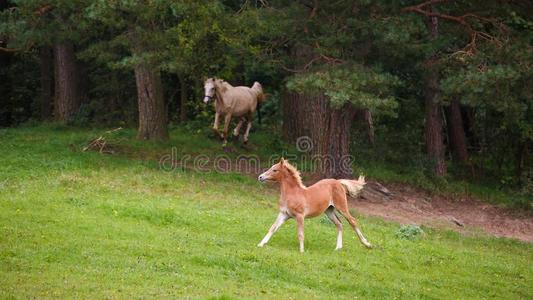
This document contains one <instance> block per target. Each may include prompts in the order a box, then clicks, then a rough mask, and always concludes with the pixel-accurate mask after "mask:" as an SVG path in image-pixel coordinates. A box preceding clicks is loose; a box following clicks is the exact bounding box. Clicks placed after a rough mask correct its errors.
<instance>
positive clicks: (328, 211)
mask: <svg viewBox="0 0 533 300" xmlns="http://www.w3.org/2000/svg"><path fill="white" fill-rule="evenodd" d="M326 216H328V218H329V219H330V220H331V222H333V223H334V224H335V226H337V247H336V248H335V250H339V249H341V248H342V222H341V220H339V217H337V215H336V214H335V207H333V206H330V207H328V209H326Z"/></svg>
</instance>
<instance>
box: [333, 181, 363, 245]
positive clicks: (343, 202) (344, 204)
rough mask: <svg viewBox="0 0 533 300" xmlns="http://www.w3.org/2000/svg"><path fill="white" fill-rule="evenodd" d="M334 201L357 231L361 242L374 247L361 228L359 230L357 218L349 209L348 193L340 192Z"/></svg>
mask: <svg viewBox="0 0 533 300" xmlns="http://www.w3.org/2000/svg"><path fill="white" fill-rule="evenodd" d="M334 203H335V208H336V209H337V210H338V211H339V212H340V213H341V214H342V215H343V216H344V217H345V218H346V220H347V221H348V223H350V225H351V226H352V228H353V230H354V231H355V233H357V236H358V237H359V240H360V241H361V243H363V245H365V246H366V247H367V248H372V245H371V244H370V243H369V242H368V241H367V240H366V238H365V237H364V236H363V233H362V232H361V230H359V227H358V226H357V222H356V221H355V218H354V217H353V216H352V215H351V214H350V211H349V210H348V200H347V199H346V194H345V193H344V192H343V193H342V194H340V193H339V195H338V196H337V199H334Z"/></svg>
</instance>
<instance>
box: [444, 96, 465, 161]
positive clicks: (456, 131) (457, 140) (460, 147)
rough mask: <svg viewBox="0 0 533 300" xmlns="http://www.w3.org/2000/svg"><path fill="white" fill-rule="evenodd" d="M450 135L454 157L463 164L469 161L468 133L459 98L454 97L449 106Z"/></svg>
mask: <svg viewBox="0 0 533 300" xmlns="http://www.w3.org/2000/svg"><path fill="white" fill-rule="evenodd" d="M448 135H449V138H450V148H451V150H452V154H453V157H454V159H456V160H457V161H458V162H459V163H461V164H467V163H468V150H467V149H466V135H465V129H464V124H463V116H462V114H461V105H460V104H459V100H457V99H454V100H452V102H451V103H450V106H449V107H448Z"/></svg>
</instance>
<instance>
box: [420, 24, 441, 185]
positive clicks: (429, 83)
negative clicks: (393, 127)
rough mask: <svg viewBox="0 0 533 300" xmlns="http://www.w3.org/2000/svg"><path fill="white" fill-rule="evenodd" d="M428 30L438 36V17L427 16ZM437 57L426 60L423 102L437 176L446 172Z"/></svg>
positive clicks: (431, 158)
mask: <svg viewBox="0 0 533 300" xmlns="http://www.w3.org/2000/svg"><path fill="white" fill-rule="evenodd" d="M428 30H429V34H430V37H431V39H436V38H437V37H438V34H439V31H438V18H437V17H430V18H428ZM437 63H438V58H437V57H436V54H435V55H433V56H432V57H431V58H429V60H428V61H427V62H426V66H427V70H426V75H425V77H426V78H425V83H424V84H425V87H424V102H425V107H426V109H425V111H426V122H425V130H424V131H425V132H424V134H425V140H426V152H427V154H428V158H429V160H430V163H431V165H432V169H433V172H434V173H435V175H437V176H444V175H446V173H447V167H446V161H445V159H444V150H445V148H444V136H443V133H442V129H443V120H442V111H441V106H440V104H439V97H440V91H439V70H438V67H437Z"/></svg>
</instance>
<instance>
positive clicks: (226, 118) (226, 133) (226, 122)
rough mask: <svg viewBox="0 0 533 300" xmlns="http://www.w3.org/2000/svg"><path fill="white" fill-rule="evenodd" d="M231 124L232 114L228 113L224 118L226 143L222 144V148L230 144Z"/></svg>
mask: <svg viewBox="0 0 533 300" xmlns="http://www.w3.org/2000/svg"><path fill="white" fill-rule="evenodd" d="M230 122H231V113H229V112H228V113H226V116H225V117H224V142H223V143H222V146H223V147H224V146H226V144H227V143H228V129H229V123H230Z"/></svg>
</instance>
